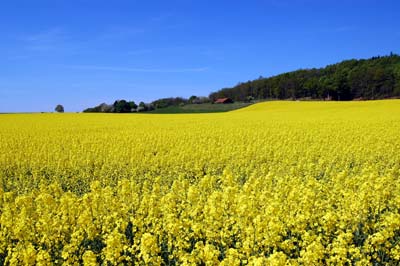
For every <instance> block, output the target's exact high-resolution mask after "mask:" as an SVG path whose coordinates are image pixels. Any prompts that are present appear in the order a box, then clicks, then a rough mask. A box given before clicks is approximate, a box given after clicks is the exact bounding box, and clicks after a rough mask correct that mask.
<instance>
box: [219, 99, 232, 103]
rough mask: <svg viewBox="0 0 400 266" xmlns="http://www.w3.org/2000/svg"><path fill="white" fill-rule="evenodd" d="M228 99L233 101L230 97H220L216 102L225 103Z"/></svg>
mask: <svg viewBox="0 0 400 266" xmlns="http://www.w3.org/2000/svg"><path fill="white" fill-rule="evenodd" d="M226 101H231V99H230V98H220V99H217V100H216V101H215V103H224V102H226Z"/></svg>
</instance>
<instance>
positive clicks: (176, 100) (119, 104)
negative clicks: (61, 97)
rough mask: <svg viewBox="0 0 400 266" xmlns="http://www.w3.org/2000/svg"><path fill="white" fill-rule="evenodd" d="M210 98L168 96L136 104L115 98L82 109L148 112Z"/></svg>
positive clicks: (195, 102) (89, 110)
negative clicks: (114, 99)
mask: <svg viewBox="0 0 400 266" xmlns="http://www.w3.org/2000/svg"><path fill="white" fill-rule="evenodd" d="M208 102H210V99H209V98H208V97H202V96H200V97H199V96H195V95H193V96H190V97H189V98H183V97H168V98H161V99H158V100H155V101H153V102H151V103H144V102H140V103H139V104H138V105H137V104H136V103H135V102H134V101H126V100H117V101H115V102H114V103H113V104H107V103H102V104H99V105H98V106H95V107H91V108H87V109H85V110H83V112H84V113H135V112H148V111H153V110H155V109H160V108H166V107H169V106H179V105H185V104H201V103H208Z"/></svg>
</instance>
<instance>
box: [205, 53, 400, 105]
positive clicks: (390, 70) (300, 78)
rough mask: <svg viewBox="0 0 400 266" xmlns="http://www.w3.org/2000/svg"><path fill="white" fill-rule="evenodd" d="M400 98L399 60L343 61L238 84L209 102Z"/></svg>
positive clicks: (392, 55) (222, 91)
mask: <svg viewBox="0 0 400 266" xmlns="http://www.w3.org/2000/svg"><path fill="white" fill-rule="evenodd" d="M399 96H400V56H399V55H396V54H393V53H391V54H390V55H389V56H382V57H381V56H377V57H372V58H370V59H361V60H356V59H352V60H346V61H342V62H340V63H337V64H333V65H328V66H326V67H324V68H313V69H300V70H297V71H293V72H288V73H284V74H280V75H277V76H273V77H269V78H262V77H260V78H259V79H256V80H253V81H248V82H244V83H239V84H238V85H236V86H234V87H232V88H224V89H221V90H219V91H216V92H213V93H211V94H210V96H209V97H210V99H211V100H215V99H218V98H224V97H229V98H232V99H233V100H235V101H245V100H246V99H248V98H249V97H251V98H254V99H260V100H261V99H299V98H303V99H304V98H305V99H332V100H339V101H342V100H354V99H364V100H369V99H384V98H392V97H399Z"/></svg>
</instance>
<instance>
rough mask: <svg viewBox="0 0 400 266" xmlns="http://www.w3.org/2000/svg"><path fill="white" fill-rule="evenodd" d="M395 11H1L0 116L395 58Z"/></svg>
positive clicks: (60, 6) (121, 7)
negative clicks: (358, 60)
mask: <svg viewBox="0 0 400 266" xmlns="http://www.w3.org/2000/svg"><path fill="white" fill-rule="evenodd" d="M399 17H400V1H398V0H392V1H388V0H380V1H371V0H355V1H350V0H348V1H344V0H328V1H324V0H281V1H279V0H271V1H268V0H258V1H257V0H247V1H244V0H243V1H234V0H227V1H218V0H215V1H206V0H204V1H200V0H199V1H196V0H168V1H165V0H164V1H162V0H161V1H151V0H149V1H144V0H143V1H135V0H107V1H105V0H104V1H102V0H25V1H24V0H2V1H1V2H0V60H1V64H0V112H26V111H28V112H36V111H37V112H40V111H53V110H54V107H55V106H56V105H57V104H63V105H64V107H65V110H66V111H82V110H83V109H84V108H86V107H92V106H95V105H97V104H99V103H102V102H107V103H112V102H113V101H114V100H116V99H126V100H134V101H136V102H139V101H145V102H149V101H152V100H155V99H157V98H161V97H169V96H183V97H189V96H190V95H205V96H206V95H208V94H209V93H210V92H212V91H216V90H218V89H221V88H223V87H230V86H233V85H235V84H237V83H238V82H241V81H247V80H250V79H255V78H258V77H259V76H260V75H262V76H264V77H268V76H271V75H275V74H279V73H282V72H287V71H292V70H296V69H299V68H311V67H323V66H325V65H327V64H331V63H336V62H339V61H341V60H344V59H350V58H369V57H372V56H376V55H387V54H389V53H390V52H391V51H393V52H394V53H400V18H399Z"/></svg>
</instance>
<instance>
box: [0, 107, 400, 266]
mask: <svg viewBox="0 0 400 266" xmlns="http://www.w3.org/2000/svg"><path fill="white" fill-rule="evenodd" d="M0 151H1V152H0V215H1V216H0V265H1V264H6V265H61V264H64V265H98V264H101V265H118V264H128V265H131V264H132V265H133V264H135V265H399V264H400V180H399V178H400V101H399V100H386V101H369V102H266V103H260V104H255V105H252V106H250V107H248V108H244V109H240V110H237V111H234V112H228V113H218V114H175V115H154V114H125V115H124V114H4V115H0Z"/></svg>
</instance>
